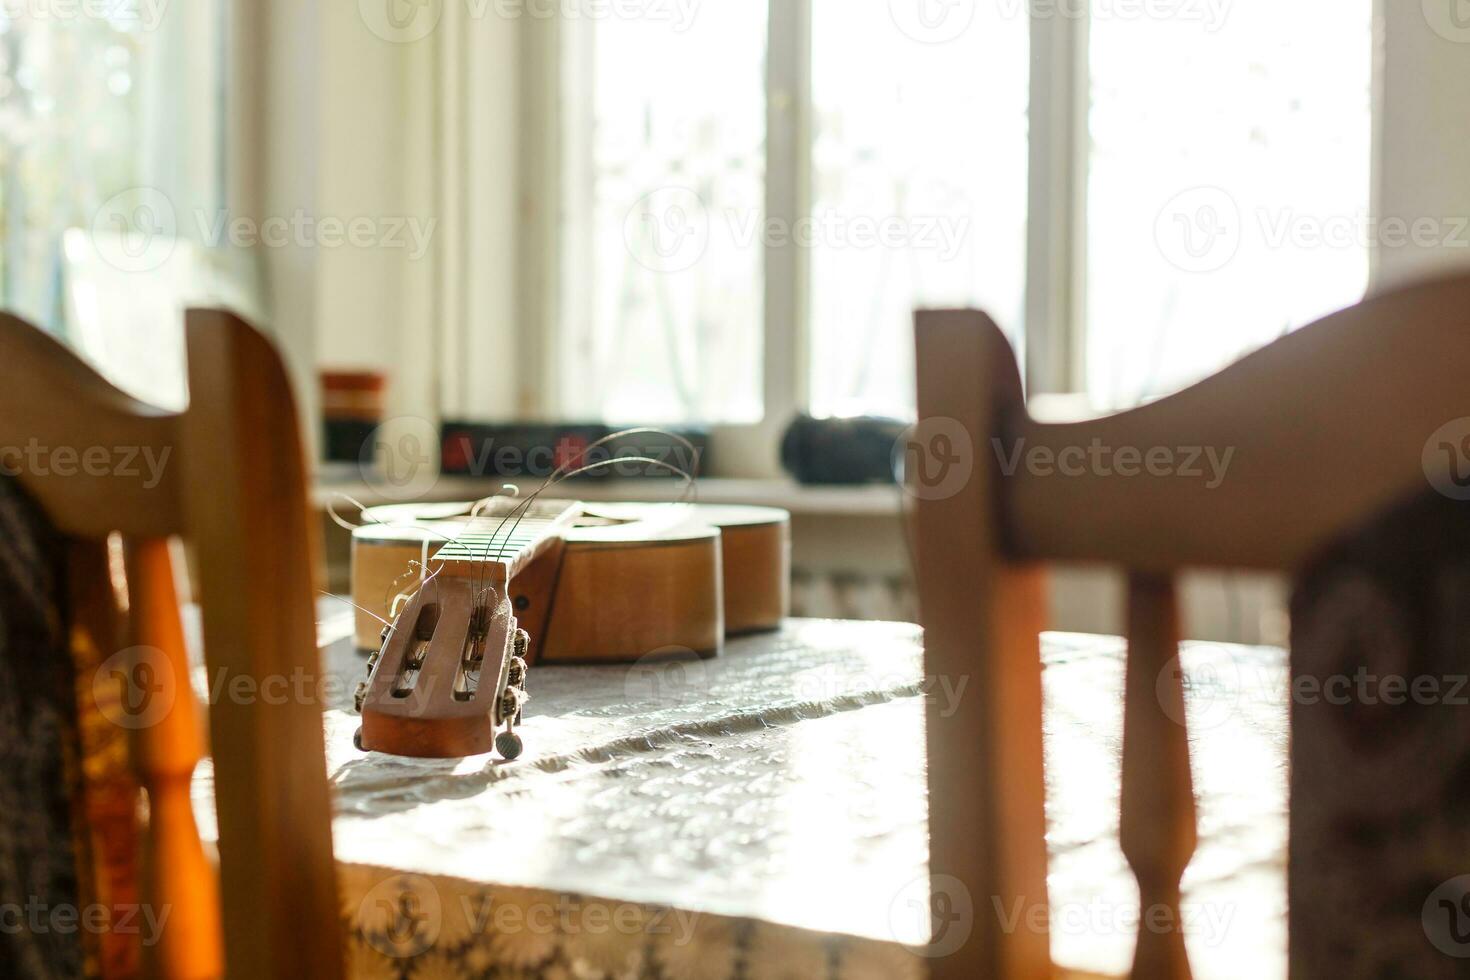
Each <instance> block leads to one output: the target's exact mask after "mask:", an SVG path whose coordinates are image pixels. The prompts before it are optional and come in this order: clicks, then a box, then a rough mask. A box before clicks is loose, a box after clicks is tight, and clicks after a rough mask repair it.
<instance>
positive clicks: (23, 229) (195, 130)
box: [0, 0, 224, 332]
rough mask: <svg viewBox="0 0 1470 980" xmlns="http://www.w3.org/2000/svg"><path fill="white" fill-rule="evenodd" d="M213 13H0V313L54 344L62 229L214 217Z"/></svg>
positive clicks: (198, 8) (50, 8) (167, 8)
mask: <svg viewBox="0 0 1470 980" xmlns="http://www.w3.org/2000/svg"><path fill="white" fill-rule="evenodd" d="M223 3H224V0H205V2H191V3H189V4H163V5H158V4H147V3H111V4H85V3H83V4H45V3H19V4H16V3H11V4H0V306H3V307H5V308H6V309H8V310H12V311H15V312H16V313H17V314H19V315H20V316H23V317H25V318H26V319H28V320H30V321H32V322H34V323H37V324H40V325H42V326H46V327H48V328H50V329H53V330H56V331H59V332H64V331H65V329H66V326H67V325H66V323H65V322H64V320H65V309H64V307H65V303H64V301H63V293H64V288H65V286H66V282H65V279H66V275H67V270H66V267H65V266H66V261H65V260H66V256H65V255H64V250H63V246H62V239H63V235H64V233H65V231H66V230H67V229H69V228H82V229H90V228H92V226H93V224H94V222H98V221H99V216H103V215H105V212H107V211H108V210H109V207H110V208H111V210H113V211H116V212H118V213H119V214H133V215H135V216H137V215H144V216H146V217H147V218H149V219H150V220H151V219H156V220H158V221H160V222H164V221H165V219H166V218H167V219H169V221H171V222H172V223H171V224H170V228H171V229H182V228H184V227H185V226H186V224H187V222H185V221H184V220H183V218H184V215H185V214H187V213H192V212H191V209H192V208H194V207H199V208H205V207H211V208H217V207H218V206H219V204H220V201H219V197H220V183H221V160H220V147H219V143H220V138H219V137H220V134H219V132H218V129H217V125H218V122H219V119H220V113H219V111H218V103H219V102H220V100H221V99H222V88H221V87H220V85H221V84H222V80H221V79H220V78H219V75H218V68H219V65H218V58H217V53H218V51H219V50H220V49H221V46H222V42H221V31H222V25H223V9H222V6H223ZM211 77H213V78H214V79H215V82H216V85H215V87H213V88H211V86H210V85H208V84H201V82H202V81H207V80H208V79H209V78H211ZM200 122H204V123H205V125H192V124H194V123H200ZM154 197H159V198H161V199H165V200H167V201H168V202H169V209H170V210H171V211H173V212H174V214H172V215H169V216H165V215H161V214H159V213H158V209H156V208H147V207H144V206H143V205H146V204H147V203H148V201H149V200H150V199H151V198H154ZM139 201H142V202H143V205H139V204H138V202H139ZM134 205H137V206H136V207H135V206H134ZM108 216H110V215H108ZM166 223H167V222H166ZM102 225H106V221H105V220H103V221H101V223H100V225H99V227H100V226H102ZM138 230H139V229H137V228H130V229H129V231H130V232H131V233H133V234H136V233H137V232H138Z"/></svg>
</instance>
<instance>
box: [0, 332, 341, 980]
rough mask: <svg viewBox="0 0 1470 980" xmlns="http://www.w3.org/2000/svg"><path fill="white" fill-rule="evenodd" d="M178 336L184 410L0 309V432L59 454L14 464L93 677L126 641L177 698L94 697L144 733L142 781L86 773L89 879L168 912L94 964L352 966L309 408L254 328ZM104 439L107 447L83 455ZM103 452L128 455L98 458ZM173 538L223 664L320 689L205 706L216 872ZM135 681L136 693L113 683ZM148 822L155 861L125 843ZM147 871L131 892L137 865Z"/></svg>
mask: <svg viewBox="0 0 1470 980" xmlns="http://www.w3.org/2000/svg"><path fill="white" fill-rule="evenodd" d="M186 332H187V345H188V354H189V388H190V392H191V399H190V403H189V406H188V408H187V410H186V411H184V412H182V413H180V414H169V413H164V412H161V411H158V410H155V409H153V408H150V407H149V406H147V405H143V404H140V403H139V402H137V401H135V400H133V399H131V398H129V397H128V396H126V395H124V394H123V393H121V392H120V391H118V390H117V389H116V388H114V387H112V386H111V385H110V384H108V383H107V382H106V381H104V380H103V379H102V378H101V377H99V376H98V375H97V374H95V373H94V372H93V371H92V370H91V369H90V368H88V367H87V366H85V365H84V364H83V363H82V362H81V361H80V360H78V359H77V358H76V357H75V356H74V355H73V354H71V353H70V352H69V351H67V350H66V349H65V348H63V347H62V346H61V345H60V344H58V343H57V342H56V341H55V340H53V339H52V338H51V337H50V336H48V335H47V334H45V333H43V332H42V331H40V330H37V329H35V328H33V327H31V326H29V325H27V324H25V323H23V322H21V321H19V320H17V319H15V318H13V317H10V316H6V315H0V350H3V351H5V358H4V361H3V365H0V377H3V383H0V446H10V447H25V446H28V445H29V446H37V447H39V448H40V450H41V451H42V452H44V453H48V454H50V455H49V456H46V457H45V458H46V459H48V460H49V461H50V463H51V465H35V466H24V465H23V466H21V467H20V473H19V476H18V479H19V481H20V483H21V485H22V486H23V488H24V489H25V490H26V491H27V492H28V493H29V494H30V495H31V497H32V498H33V499H34V500H36V501H37V502H38V503H39V505H40V506H41V507H42V508H43V509H44V511H45V512H46V514H47V515H48V516H49V518H50V520H51V521H52V522H53V523H54V525H55V526H56V529H57V530H58V531H59V532H61V533H62V534H64V535H66V536H67V538H68V539H69V540H70V542H71V544H70V546H69V547H70V554H69V555H68V567H69V571H68V575H69V577H70V587H69V593H70V595H69V599H70V601H69V607H70V613H71V615H70V619H71V623H70V630H71V636H72V646H73V648H74V656H75V658H76V659H78V661H79V662H80V663H82V664H90V665H91V666H92V668H93V669H94V670H95V669H96V667H97V666H99V665H101V664H102V663H108V664H109V667H110V668H115V667H117V666H118V662H117V661H116V660H115V659H113V658H114V655H115V654H117V653H118V652H119V651H124V650H128V651H130V652H129V653H128V654H127V655H126V656H128V657H130V658H131V660H130V661H129V662H127V663H124V664H122V665H121V666H122V670H123V673H124V676H127V674H128V672H130V671H139V670H146V671H147V672H146V673H138V674H136V675H134V679H135V680H139V681H142V682H144V684H145V688H144V689H143V690H142V693H143V694H144V696H145V698H147V697H154V696H160V697H162V698H163V700H161V701H158V702H151V703H150V702H147V701H144V702H140V703H134V704H119V703H112V704H108V703H102V704H101V708H102V712H101V713H102V715H103V716H105V717H108V718H111V719H112V720H113V721H118V722H121V723H122V724H123V725H124V727H126V728H129V729H135V730H134V731H132V734H131V753H130V754H131V758H132V761H133V764H134V767H135V780H136V781H135V782H133V783H131V787H130V780H129V779H128V777H127V776H126V774H123V775H122V776H119V775H118V774H116V773H113V774H111V775H106V774H101V775H99V774H98V773H97V772H94V771H91V770H90V769H89V771H88V774H87V780H88V783H87V786H86V790H85V795H86V797H87V799H86V810H87V813H88V815H89V817H90V818H91V820H92V823H93V833H92V835H91V836H92V842H93V846H94V852H95V854H96V858H95V861H96V864H97V867H96V868H95V869H94V873H93V875H91V877H92V878H93V879H94V881H95V884H96V887H97V888H98V889H99V890H100V892H101V893H102V894H103V896H104V897H105V896H107V895H112V896H120V895H124V894H140V897H141V901H142V902H144V903H147V904H149V905H151V906H152V907H154V908H163V907H168V909H169V918H168V920H167V922H166V925H165V927H164V929H163V931H162V935H161V940H160V941H159V942H158V944H157V945H156V946H153V947H150V948H149V949H147V950H142V949H140V948H139V945H138V944H137V942H136V937H132V938H133V943H132V945H129V942H128V937H124V936H117V935H112V936H109V937H107V939H106V940H104V942H103V947H104V948H103V949H102V951H101V953H100V954H99V955H100V956H101V964H102V969H103V972H104V975H134V974H135V972H136V971H137V970H138V969H139V968H140V967H141V970H142V972H143V973H145V974H146V975H151V976H158V977H170V978H172V977H189V978H194V977H215V976H221V975H229V976H234V977H242V978H255V977H265V976H273V975H280V974H281V972H282V971H287V972H290V973H291V974H293V975H297V976H311V977H329V978H330V977H340V976H341V975H342V972H343V963H342V947H341V937H340V935H339V929H340V926H339V913H338V908H337V899H336V881H335V867H334V864H333V859H332V840H331V826H330V809H329V806H330V803H329V795H328V787H327V783H326V776H325V765H324V757H323V744H322V712H321V705H320V704H317V703H314V701H315V698H314V697H313V696H311V693H310V692H314V691H319V690H321V687H320V685H319V684H318V683H316V681H317V679H318V669H319V667H318V662H317V653H316V642H315V641H316V635H315V626H314V621H315V616H314V612H313V601H312V588H313V577H314V570H315V561H316V556H315V553H314V551H315V548H314V539H313V537H312V535H311V533H310V532H309V526H310V525H309V524H308V513H307V496H306V471H305V465H304V460H303V456H302V447H301V443H300V440H299V438H298V432H297V417H296V413H295V409H294V407H293V401H292V398H291V392H290V388H289V386H288V383H287V378H286V375H285V372H284V369H283V367H282V364H281V361H280V358H279V356H278V355H277V354H276V352H275V351H274V349H273V348H272V347H271V345H270V344H269V343H268V342H267V341H266V339H265V338H264V337H262V336H261V335H260V334H259V333H257V332H256V331H254V330H252V329H251V328H250V327H248V326H247V325H246V324H244V323H243V322H242V321H240V320H239V319H238V318H236V317H234V316H232V315H230V314H228V313H224V312H219V311H211V310H194V311H190V312H189V314H188V316H187V330H186ZM94 447H101V450H103V451H105V453H94V455H93V460H92V462H90V463H86V460H87V457H86V455H85V453H86V451H87V449H90V448H94ZM55 450H62V451H63V453H64V454H63V455H58V454H57V453H56V452H55ZM67 450H70V451H69V452H68V451H67ZM145 452H146V453H151V454H152V455H151V456H150V457H147V458H151V459H153V460H161V461H163V466H162V467H161V469H160V470H159V471H158V472H156V473H155V472H153V471H151V470H150V469H149V468H147V467H144V466H142V465H140V464H139V463H138V460H140V459H142V458H145V457H143V455H142V454H143V453H145ZM102 455H106V456H107V458H108V459H109V460H111V461H112V463H114V464H116V465H105V464H102V462H101V459H102ZM78 458H80V460H81V461H82V462H83V463H86V465H81V464H80V463H79V462H78ZM67 460H69V461H70V462H66V461H67ZM63 464H64V465H63ZM174 537H178V538H182V539H184V540H185V541H187V542H189V543H190V544H191V545H192V547H193V553H194V554H195V555H196V556H197V561H198V571H199V580H200V587H201V591H202V595H201V597H200V599H201V612H202V619H203V633H204V643H205V654H206V661H207V664H208V667H209V671H210V677H211V678H212V679H214V678H218V677H221V676H224V677H227V678H239V677H245V678H249V679H250V680H251V681H252V682H253V684H254V685H260V684H261V683H262V682H264V681H265V680H266V679H268V678H282V679H289V686H288V688H287V689H288V690H291V691H292V692H297V691H304V692H307V696H304V697H302V696H295V695H294V693H293V696H289V697H286V698H284V699H279V698H265V697H260V696H255V697H239V698H232V697H231V696H229V694H228V693H226V695H225V696H223V697H219V698H217V699H215V703H212V704H211V705H210V707H209V713H208V714H209V716H208V721H209V725H208V727H209V732H210V735H209V739H208V741H209V748H210V751H211V754H212V756H213V760H214V770H215V774H214V781H215V793H216V802H217V811H218V815H219V868H218V878H219V881H218V883H217V882H216V880H215V877H216V875H215V868H214V866H213V864H212V862H211V861H210V860H208V858H207V857H206V854H205V851H204V849H203V847H202V845H201V842H200V838H199V834H198V831H197V828H196V826H195V822H194V816H193V810H192V808H191V804H190V799H189V787H190V778H191V776H192V774H193V771H194V768H195V764H196V762H197V761H198V760H199V759H200V758H201V755H202V753H203V752H204V751H205V738H204V734H203V726H202V724H201V722H202V717H201V715H200V713H199V710H198V707H197V704H196V702H195V699H194V697H193V696H192V692H191V688H190V684H189V667H188V662H187V658H186V656H185V652H184V643H183V635H184V634H183V630H182V629H181V624H180V619H179V609H178V603H177V599H176V593H175V589H174V569H173V566H172V564H171V562H170V557H169V548H168V540H169V539H170V538H174ZM109 542H111V543H112V544H111V547H110V545H109ZM119 543H120V547H119ZM118 554H121V556H122V558H123V560H122V562H121V563H120V564H121V568H118V567H117V566H118V564H119V563H118V562H116V561H115V560H114V559H115V557H116V556H117V555H118ZM120 580H125V582H124V581H120ZM140 650H141V651H142V652H138V651H140ZM79 689H80V690H84V691H94V690H95V691H97V692H102V693H100V694H99V696H98V699H99V701H101V702H106V701H107V696H106V694H105V692H107V691H108V690H110V689H111V688H110V687H109V686H108V684H107V679H106V678H105V677H104V678H101V679H98V681H97V683H96V685H95V686H94V684H93V678H91V677H90V676H88V671H87V670H86V668H85V667H83V668H82V669H81V670H80V671H79ZM224 690H226V692H228V690H229V688H228V686H226V687H225V688H224ZM254 690H255V691H256V692H257V694H258V693H260V688H259V687H258V686H256V687H254ZM150 691H151V692H153V693H150ZM158 692H162V694H158ZM133 693H134V694H136V693H137V692H133ZM129 696H130V694H129V692H128V690H127V689H126V687H124V688H123V689H122V690H121V691H120V692H119V698H120V699H121V698H125V697H129ZM154 705H157V706H158V707H156V708H155V707H154ZM139 711H141V712H142V713H141V714H139V713H138V712H139ZM150 711H151V712H152V714H151V715H150V714H149V712H150ZM129 718H133V719H144V720H143V721H140V722H139V723H136V724H134V723H129ZM84 724H85V719H84ZM120 731H121V729H119V728H109V727H108V723H107V722H103V723H101V725H100V730H99V726H98V725H93V726H92V731H91V732H90V733H89V732H88V731H85V730H84V732H83V739H84V741H85V740H87V739H89V738H90V739H92V741H93V742H94V743H95V742H97V741H99V740H100V741H106V740H108V739H109V738H113V737H115V736H117V734H118V732H120ZM93 747H95V746H93ZM140 792H141V794H142V797H143V798H146V806H140V805H139V804H140V802H141V800H140V796H139V793H140ZM119 801H120V803H119ZM139 813H143V814H145V816H144V817H142V818H139V817H138V816H137V815H138V814H139ZM139 819H142V820H143V821H144V823H145V826H142V827H141V828H138V833H137V835H136V838H137V839H139V840H141V841H142V844H143V846H142V850H141V858H139V856H137V855H132V854H127V853H117V851H118V847H117V842H119V841H123V842H127V841H129V840H130V839H133V837H134V835H133V831H134V829H135V826H134V824H135V821H138V820H139ZM103 824H106V826H102V825H103ZM133 869H136V870H137V872H138V875H139V878H140V884H139V885H138V886H137V887H138V889H139V891H137V892H133V891H132V889H133V887H134V885H133V883H132V882H130V881H128V880H127V879H128V878H129V877H130V872H131V871H132V870H133ZM140 960H141V962H140Z"/></svg>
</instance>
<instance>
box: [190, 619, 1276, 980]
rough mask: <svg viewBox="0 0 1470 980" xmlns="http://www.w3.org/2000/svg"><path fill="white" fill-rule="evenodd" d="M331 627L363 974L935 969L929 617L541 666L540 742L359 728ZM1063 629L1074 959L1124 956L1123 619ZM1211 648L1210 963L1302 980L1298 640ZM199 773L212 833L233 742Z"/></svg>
mask: <svg viewBox="0 0 1470 980" xmlns="http://www.w3.org/2000/svg"><path fill="white" fill-rule="evenodd" d="M334 624H335V625H334ZM324 627H325V628H326V635H325V636H324V639H330V640H331V642H330V643H329V644H328V645H327V646H326V648H325V656H326V657H327V662H328V664H329V666H330V670H331V671H332V673H333V676H334V677H336V678H339V679H340V684H337V685H334V688H336V690H334V694H333V698H334V704H333V706H332V707H331V709H330V710H328V712H327V713H326V719H325V722H326V731H327V754H328V767H329V770H330V777H331V781H332V784H333V786H334V788H335V791H336V794H337V804H338V815H337V817H336V819H335V823H334V835H335V841H336V851H337V856H338V859H339V861H340V862H341V865H342V882H343V889H342V890H343V900H344V917H345V919H346V920H347V922H348V923H350V930H351V935H352V946H353V956H354V964H355V972H356V973H357V974H358V975H361V976H367V977H380V976H381V977H461V976H465V977H470V976H497V977H498V976H513V977H573V976H575V977H588V978H599V977H607V978H613V977H637V978H676V977H677V978H683V977H691V978H711V980H725V978H735V977H744V978H763V977H781V978H784V977H793V978H794V977H833V978H849V977H851V978H867V977H872V978H891V977H909V976H912V977H918V976H921V975H922V973H923V963H924V959H923V956H922V955H921V954H922V952H923V951H924V950H923V944H924V943H925V942H927V940H928V936H929V929H928V910H929V908H930V904H929V901H928V894H927V890H928V883H927V873H926V860H927V809H926V804H925V784H924V767H923V758H924V752H923V702H922V699H923V698H924V697H926V696H927V697H932V698H935V699H937V700H938V703H939V704H940V705H942V706H949V705H953V704H954V703H956V699H960V702H959V703H962V699H963V698H964V695H965V689H966V687H967V686H968V683H969V679H968V678H957V679H950V678H943V679H937V680H926V679H925V678H924V677H923V672H922V666H921V663H922V657H921V649H920V636H919V632H918V630H917V629H916V628H915V627H912V626H909V625H903V624H889V623H848V622H827V621H814V620H806V621H803V620H793V621H791V622H790V623H789V625H788V626H787V627H786V628H785V629H783V630H782V631H781V632H780V633H777V634H771V635H767V636H759V637H751V638H745V639H740V640H736V641H733V642H731V643H730V644H729V645H728V647H727V649H726V652H725V655H724V656H722V657H720V658H718V659H715V660H710V661H684V662H673V663H668V662H665V663H643V664H638V665H635V666H633V667H617V668H597V667H577V668H572V667H560V668H545V667H543V668H535V669H533V670H532V673H531V677H530V688H531V694H532V701H531V703H530V704H529V705H528V707H527V712H526V720H525V724H524V726H523V727H522V729H521V732H522V734H523V735H524V737H525V740H526V753H525V755H524V756H523V757H522V758H521V759H519V760H518V761H516V762H514V763H504V762H501V761H498V760H497V759H495V758H493V757H490V756H480V757H474V758H467V759H462V760H446V761H423V760H409V759H400V758H393V757H387V756H381V755H364V754H363V753H361V752H358V751H357V750H356V749H354V748H353V746H352V733H353V731H354V730H355V729H356V727H357V723H358V720H357V717H356V715H354V714H352V712H351V691H352V688H353V686H354V685H355V684H356V681H357V680H358V678H359V677H360V675H361V672H362V670H363V658H362V657H361V656H360V655H359V654H358V653H357V652H356V651H355V650H354V649H352V647H351V641H350V639H348V638H347V636H346V630H347V629H348V627H349V624H348V623H347V621H346V617H345V616H342V615H340V614H337V615H334V616H333V617H332V618H331V622H328V623H325V624H324ZM338 633H340V634H341V635H335V634H338ZM1044 649H1045V653H1044V658H1045V662H1046V670H1045V673H1044V676H1045V687H1046V710H1047V763H1048V779H1047V783H1048V807H1049V813H1048V823H1049V827H1048V830H1049V833H1048V843H1049V846H1050V850H1051V854H1052V869H1051V876H1050V887H1051V902H1052V910H1051V933H1052V939H1051V942H1052V949H1053V954H1054V957H1055V958H1056V959H1057V961H1058V962H1059V963H1060V964H1062V965H1063V966H1065V967H1068V968H1073V969H1077V970H1092V971H1097V972H1100V973H1108V974H1122V973H1125V972H1126V970H1127V967H1128V964H1129V959H1130V955H1131V950H1132V944H1133V935H1134V929H1135V923H1136V921H1137V915H1138V909H1137V903H1138V898H1137V890H1136V888H1135V887H1134V885H1133V882H1132V878H1131V876H1130V874H1129V873H1128V870H1127V866H1126V864H1125V863H1124V861H1123V858H1122V855H1121V853H1120V851H1119V849H1118V843H1117V813H1118V771H1119V768H1118V758H1119V747H1120V730H1121V690H1122V670H1123V659H1122V644H1121V641H1119V640H1117V639H1116V638H1112V637H1094V636H1079V635H1070V634H1049V635H1048V636H1046V637H1045V640H1044ZM1184 663H1185V668H1186V673H1187V675H1188V676H1189V679H1190V682H1191V683H1190V694H1189V697H1190V707H1189V711H1190V721H1191V725H1192V726H1193V730H1194V731H1195V733H1196V736H1197V737H1196V738H1195V741H1194V744H1193V747H1192V752H1193V758H1194V764H1195V767H1196V768H1195V773H1196V776H1195V778H1196V789H1197V792H1198V793H1199V796H1200V814H1199V825H1200V834H1201V841H1200V846H1199V850H1198V852H1197V855H1196V857H1195V859H1194V862H1193V864H1192V865H1191V867H1190V871H1189V873H1188V875H1187V876H1186V879H1185V903H1184V904H1185V919H1186V922H1185V928H1186V934H1187V937H1188V942H1189V948H1190V952H1191V957H1192V959H1193V961H1194V964H1195V968H1196V976H1197V977H1200V978H1211V977H1222V978H1223V977H1238V976H1242V975H1250V976H1253V977H1256V978H1259V980H1270V978H1275V977H1284V976H1285V962H1286V959H1285V893H1286V889H1285V864H1284V855H1285V840H1286V820H1285V798H1286V702H1285V696H1284V695H1285V676H1284V658H1283V655H1282V653H1281V652H1280V651H1278V650H1274V649H1264V648H1246V647H1231V646H1223V645H1218V644H1195V645H1191V646H1189V647H1187V648H1186V651H1185V654H1184ZM196 797H197V799H198V801H199V804H200V810H201V823H202V824H203V829H204V831H205V832H206V834H210V833H212V816H211V815H210V814H209V813H208V812H207V811H208V809H209V807H210V804H211V798H210V797H211V792H210V773H209V770H208V766H207V764H206V765H205V766H202V767H201V771H200V775H199V779H198V780H197V783H196ZM958 897H959V896H954V895H946V896H944V900H943V901H941V902H940V903H939V906H938V907H940V908H951V907H956V908H958V907H961V906H952V904H951V903H952V900H954V899H956V898H958ZM963 899H965V900H968V904H969V906H970V908H971V909H972V910H973V914H974V915H1005V916H1010V915H1013V914H1014V910H1006V909H997V908H995V907H994V903H993V902H990V901H988V900H986V899H985V898H984V897H981V896H963ZM1017 927H1018V928H1025V927H1026V926H1025V919H1024V918H1023V919H1022V920H1020V922H1019V923H1018V926H1017ZM964 928H965V923H964V920H963V917H962V916H961V917H959V918H958V919H956V920H954V922H953V925H952V927H951V931H950V932H948V933H947V935H950V936H953V935H955V932H954V931H953V930H962V929H964ZM942 941H943V940H942V939H941V942H942ZM915 948H918V949H919V953H920V955H916V953H915V952H914V949H915Z"/></svg>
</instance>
